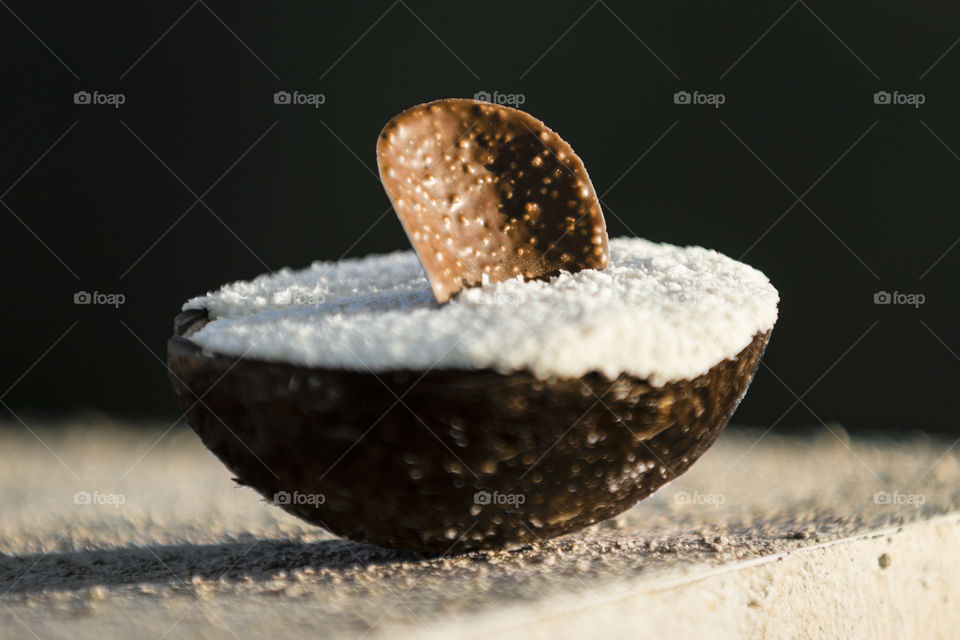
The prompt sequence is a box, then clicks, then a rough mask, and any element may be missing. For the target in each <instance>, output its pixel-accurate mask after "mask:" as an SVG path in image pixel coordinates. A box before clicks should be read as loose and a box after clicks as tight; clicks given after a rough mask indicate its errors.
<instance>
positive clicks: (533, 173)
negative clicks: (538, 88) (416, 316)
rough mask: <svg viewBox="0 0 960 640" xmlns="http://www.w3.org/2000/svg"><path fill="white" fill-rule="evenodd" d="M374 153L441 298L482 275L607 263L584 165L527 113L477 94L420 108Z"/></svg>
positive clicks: (528, 275)
mask: <svg viewBox="0 0 960 640" xmlns="http://www.w3.org/2000/svg"><path fill="white" fill-rule="evenodd" d="M377 160H378V166H379V168H380V179H381V180H382V181H383V186H384V188H385V189H386V191H387V195H388V196H389V197H390V201H391V202H392V203H393V208H394V210H395V211H396V213H397V216H399V218H400V222H401V223H402V224H403V227H404V229H405V230H406V232H407V236H408V237H409V238H410V242H411V243H412V244H413V247H414V249H416V252H417V255H418V256H419V257H420V261H421V263H422V264H423V267H424V269H425V271H426V273H427V277H428V279H429V280H430V285H431V287H432V289H433V294H434V296H435V297H436V299H437V301H438V302H446V301H447V300H449V299H450V297H451V296H453V295H454V294H456V293H457V292H458V291H460V290H461V289H463V288H465V287H472V286H476V285H479V284H480V283H481V282H482V281H483V279H484V278H489V279H490V280H491V281H500V280H506V279H509V278H516V277H518V276H519V277H522V278H524V279H533V278H540V277H544V276H548V275H550V274H553V273H556V272H558V271H560V270H565V271H570V272H575V271H580V270H581V269H601V268H603V267H605V266H606V265H607V230H606V225H605V223H604V220H603V213H602V211H601V209H600V203H599V200H598V199H597V194H596V192H595V190H594V188H593V185H592V184H591V182H590V178H589V176H588V175H587V171H586V169H585V168H584V166H583V163H582V162H581V161H580V158H578V157H577V155H576V154H575V153H574V152H573V149H572V148H571V147H570V145H569V144H567V143H566V142H565V141H564V140H563V139H562V138H561V137H560V136H559V135H557V134H556V133H554V132H553V131H551V130H550V129H549V128H548V127H547V126H546V125H545V124H544V123H543V122H541V121H540V120H537V119H536V118H534V117H533V116H531V115H530V114H528V113H524V112H523V111H520V110H517V109H512V108H510V107H504V106H500V105H494V104H490V103H487V102H480V101H477V100H460V99H449V100H438V101H436V102H430V103H427V104H422V105H418V106H415V107H412V108H410V109H408V110H406V111H404V112H403V113H401V114H400V115H398V116H396V117H394V118H393V119H392V120H390V122H388V123H387V124H386V126H385V127H384V128H383V131H381V133H380V138H379V141H378V143H377Z"/></svg>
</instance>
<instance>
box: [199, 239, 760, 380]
mask: <svg viewBox="0 0 960 640" xmlns="http://www.w3.org/2000/svg"><path fill="white" fill-rule="evenodd" d="M778 302H779V295H778V293H777V290H776V289H775V288H774V287H773V285H771V284H770V281H769V280H768V279H767V277H766V276H765V275H763V273H761V272H760V271H758V270H756V269H754V268H752V267H750V266H748V265H745V264H743V263H741V262H737V261H735V260H733V259H731V258H728V257H727V256H724V255H723V254H721V253H718V252H716V251H711V250H708V249H704V248H701V247H677V246H673V245H669V244H655V243H652V242H649V241H647V240H642V239H639V238H618V239H615V240H611V242H610V263H609V266H608V267H607V268H606V269H603V270H586V271H580V272H577V273H572V274H571V273H561V274H560V275H559V276H556V277H554V278H551V279H550V280H549V281H531V282H523V281H520V280H509V281H506V282H498V283H487V284H484V286H482V287H476V288H472V289H466V290H464V291H463V292H461V293H460V294H459V295H458V296H456V297H455V298H454V299H453V300H451V301H450V302H448V303H446V304H444V305H438V304H437V303H436V302H435V301H434V298H433V294H432V293H431V291H430V285H429V283H428V282H427V279H426V277H425V276H424V274H423V270H422V269H421V267H420V263H419V261H418V260H417V256H416V254H414V252H412V251H402V252H396V253H391V254H386V255H373V256H368V257H365V258H359V259H349V260H342V261H340V262H316V263H314V264H313V265H311V266H310V267H308V268H306V269H303V270H299V271H293V270H290V269H283V270H281V271H279V272H276V273H273V274H265V275H261V276H259V277H257V278H255V279H253V280H251V281H248V282H235V283H233V284H228V285H225V286H224V287H223V288H221V289H220V290H219V291H217V292H213V293H209V294H208V295H206V296H201V297H197V298H193V299H191V300H190V301H189V302H187V303H186V304H185V305H184V307H183V308H184V309H204V308H205V309H207V311H208V312H209V315H210V318H211V319H212V321H211V322H210V323H208V324H207V325H206V326H204V327H203V328H202V329H200V330H199V331H198V332H196V333H195V334H193V335H192V336H191V339H192V340H193V341H194V342H196V343H197V344H199V345H200V346H201V347H202V348H203V349H204V350H205V351H208V352H212V353H220V354H225V355H230V356H246V357H249V358H255V359H259V360H267V361H274V362H286V363H291V364H297V365H303V366H309V367H326V368H336V369H349V370H359V371H368V370H369V371H373V372H380V371H391V370H426V369H431V368H439V369H445V368H446V369H480V368H488V367H489V368H493V369H496V370H498V371H500V372H502V373H506V372H510V371H517V370H529V371H532V372H533V373H534V374H535V375H536V376H538V377H539V378H544V379H547V378H552V377H574V376H581V375H584V374H586V373H588V372H590V371H598V372H601V373H603V374H604V375H606V376H607V377H608V378H610V379H614V378H616V377H617V376H618V375H620V374H621V373H628V374H632V375H635V376H638V377H641V378H646V379H648V380H649V381H650V382H651V383H652V384H654V385H658V386H659V385H662V384H664V383H666V382H669V381H673V380H680V379H689V378H693V377H695V376H698V375H700V374H703V373H706V372H707V370H709V369H710V368H711V367H713V366H714V365H716V364H718V363H719V362H721V361H722V360H724V359H728V358H732V357H734V356H735V355H736V354H737V353H739V352H740V351H741V350H742V349H744V348H745V347H746V346H747V345H748V344H749V343H750V341H751V339H752V338H753V336H754V335H755V334H757V333H758V332H763V331H767V330H768V329H770V328H772V327H773V324H774V323H775V322H776V320H777V303H778Z"/></svg>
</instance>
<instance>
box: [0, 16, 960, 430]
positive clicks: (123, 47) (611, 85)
mask: <svg viewBox="0 0 960 640" xmlns="http://www.w3.org/2000/svg"><path fill="white" fill-rule="evenodd" d="M0 4H2V7H0V51H2V53H3V56H4V59H5V60H6V61H7V63H6V64H5V65H4V69H3V72H2V73H3V78H4V97H3V103H2V107H0V108H2V109H3V112H4V114H3V115H4V117H3V118H2V119H0V136H2V141H3V142H2V149H3V151H2V153H0V194H2V195H0V203H2V206H0V260H2V267H3V274H4V275H3V283H4V299H5V301H6V304H5V305H4V309H5V310H4V313H3V314H2V316H0V327H2V329H3V336H4V344H3V365H2V378H0V394H2V395H0V401H2V404H0V411H3V412H4V413H5V414H6V416H5V417H7V418H9V420H5V422H8V423H9V424H15V422H13V417H12V414H10V413H9V412H11V411H12V412H15V414H16V415H17V416H19V417H20V418H21V419H23V420H24V421H25V422H28V423H29V422H30V420H31V416H34V415H37V414H42V415H45V416H49V415H67V414H70V413H72V412H76V411H78V410H81V411H83V410H92V411H97V412H104V413H107V414H110V415H115V416H124V417H133V418H136V417H150V418H160V419H169V420H170V421H173V420H175V419H176V417H177V416H178V415H179V411H178V410H177V408H176V406H175V403H174V399H173V394H172V392H171V390H170V387H169V383H168V380H167V372H166V370H165V368H164V364H163V359H164V358H165V342H166V340H167V338H168V336H169V335H170V333H171V331H172V327H171V325H172V319H173V317H174V315H175V314H176V313H177V312H178V310H179V308H180V306H181V304H182V303H183V302H184V301H185V300H186V299H187V298H189V297H191V296H194V295H197V294H202V293H204V292H206V291H208V290H211V289H214V288H217V287H218V286H219V285H221V284H223V283H225V282H228V281H232V280H237V279H246V278H249V277H252V276H255V275H257V274H259V273H262V272H265V271H270V270H275V269H278V268H280V267H284V266H293V267H301V266H305V265H307V264H309V263H310V262H311V261H313V260H320V259H325V260H335V259H339V258H341V257H346V256H362V255H365V254H368V253H374V252H385V251H392V250H396V249H405V248H408V244H407V241H406V238H405V236H404V234H403V232H402V230H401V227H400V225H399V223H398V221H397V220H396V218H395V216H394V215H393V213H392V211H391V210H390V208H389V201H388V199H387V197H386V195H385V194H384V192H383V189H382V188H381V186H380V183H379V179H378V177H377V174H376V159H375V154H374V145H375V140H376V136H377V133H378V132H379V130H380V127H381V126H382V125H383V124H384V123H385V122H386V121H387V120H388V119H389V118H390V117H392V116H393V115H395V114H396V113H397V112H399V111H401V110H403V109H405V108H406V107H409V106H411V105H414V104H417V103H420V102H425V101H429V100H433V99H437V98H445V97H474V96H475V95H486V96H490V99H491V100H494V101H500V102H508V103H510V104H520V106H521V107H522V108H523V109H524V110H527V111H529V112H530V113H532V114H533V115H535V116H536V117H538V118H540V119H542V120H543V121H545V122H546V123H547V124H548V125H549V126H550V127H551V128H553V129H554V130H556V131H557V132H559V133H560V134H561V135H562V136H563V137H564V138H565V139H566V140H567V141H568V142H570V143H571V145H572V146H573V147H574V149H576V151H577V153H578V154H579V155H580V157H581V158H582V159H583V160H584V162H585V164H586V166H587V168H588V170H589V172H590V175H591V178H592V180H593V182H594V185H595V186H596V188H597V191H598V193H600V194H602V203H603V208H604V211H605V214H606V218H607V225H608V229H609V231H610V235H611V237H614V236H620V235H639V236H644V237H646V238H649V239H652V240H656V241H665V242H671V243H676V244H697V245H703V246H706V247H710V248H714V249H717V250H719V251H722V252H724V253H726V254H728V255H730V256H732V257H734V258H740V259H743V260H744V261H746V262H748V263H749V264H751V265H754V266H756V267H758V268H760V269H761V270H763V271H764V272H765V273H766V274H767V275H768V276H769V277H770V278H771V280H772V281H773V283H774V284H775V285H776V286H777V287H778V288H779V290H780V292H781V296H782V304H781V318H780V321H779V323H778V325H777V328H776V330H775V331H774V334H773V338H772V341H771V343H770V347H769V349H768V351H767V355H766V359H765V362H766V366H765V367H762V368H761V369H760V371H759V373H758V375H757V378H756V380H755V382H754V386H753V388H752V390H751V393H750V394H749V395H748V397H747V399H746V401H745V402H744V404H743V406H742V407H741V408H740V410H739V411H738V413H737V415H736V416H735V418H734V421H735V422H737V423H739V424H747V425H757V426H761V427H773V428H774V429H776V430H777V431H784V432H785V431H789V430H790V429H792V428H796V427H799V426H801V425H810V424H814V425H820V424H827V425H833V424H834V423H838V424H842V425H843V426H845V427H846V428H847V429H849V430H856V431H867V430H870V431H873V430H887V431H894V432H895V431H902V430H912V429H921V430H927V431H937V432H957V431H960V424H958V420H957V411H956V403H955V400H954V398H955V394H956V391H955V389H956V387H957V383H958V381H960V357H958V355H957V354H958V352H960V328H958V326H960V325H958V322H957V312H958V310H960V303H958V301H957V296H956V295H955V290H956V286H957V275H958V270H960V247H958V246H957V244H958V241H960V216H958V214H957V209H958V208H957V204H958V184H960V156H958V153H960V121H958V119H957V118H956V114H957V112H958V107H960V91H958V88H957V82H956V78H957V74H958V73H960V47H957V48H955V47H956V45H957V42H958V37H960V5H958V4H956V3H948V2H942V1H939V2H928V3H920V4H911V5H905V4H903V3H893V2H882V3H876V2H870V3H868V2H859V3H841V4H839V5H838V4H837V3H827V2H823V1H820V0H817V1H814V0H808V1H806V2H804V1H797V2H794V3H792V4H791V3H790V2H789V0H788V1H786V2H774V3H759V2H754V3H735V4H733V5H720V4H715V3H706V2H675V3H666V4H665V5H663V4H661V5H656V6H646V3H633V2H626V1H618V0H602V1H598V2H591V1H590V0H588V1H586V2H567V3H556V2H524V3H519V2H515V1H513V2H497V1H489V2H485V3H483V4H478V5H472V6H471V5H461V4H458V3H450V2H416V1H413V0H404V1H399V0H398V1H395V2H390V1H387V2H364V3H312V2H310V3H308V2H283V3H237V2H224V1H221V0H204V1H202V2H201V1H197V2H191V1H190V0H187V1H185V2H167V3H151V4H146V5H141V4H139V3H133V4H131V3H123V2H95V3H66V2H61V3H56V2H54V3H29V2H25V1H23V0H4V2H0ZM278 92H286V95H288V96H289V97H290V100H289V101H287V100H286V96H285V95H284V94H282V93H281V94H279V96H277V94H278ZM275 96H277V97H276V98H275ZM298 102H299V104H298ZM81 292H87V293H89V294H93V293H94V292H97V293H98V294H99V295H98V296H97V297H96V298H94V299H93V302H94V304H76V302H84V301H86V300H85V298H84V296H83V295H82V294H81ZM78 294H80V295H79V296H78ZM111 296H112V297H111ZM121 302H122V303H121ZM884 303H887V304H884Z"/></svg>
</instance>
